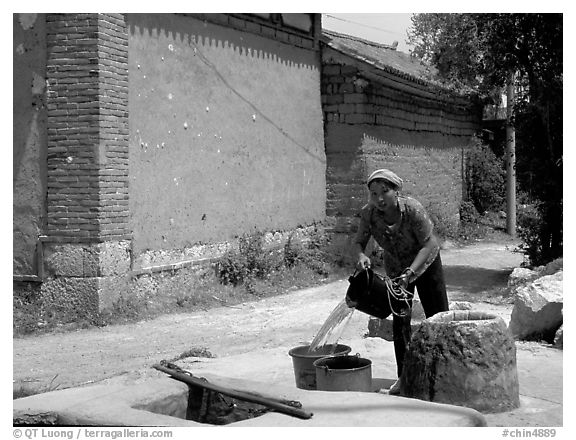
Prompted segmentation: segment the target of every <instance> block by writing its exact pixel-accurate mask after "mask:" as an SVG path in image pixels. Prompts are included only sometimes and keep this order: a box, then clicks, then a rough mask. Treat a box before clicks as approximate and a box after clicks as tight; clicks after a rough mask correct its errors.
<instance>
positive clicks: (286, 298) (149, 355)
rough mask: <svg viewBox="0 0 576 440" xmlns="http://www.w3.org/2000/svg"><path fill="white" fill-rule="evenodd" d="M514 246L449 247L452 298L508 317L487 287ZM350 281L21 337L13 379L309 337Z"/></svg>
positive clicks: (76, 373)
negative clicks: (226, 304)
mask: <svg viewBox="0 0 576 440" xmlns="http://www.w3.org/2000/svg"><path fill="white" fill-rule="evenodd" d="M514 248H515V245H514V243H512V242H510V243H508V244H503V243H478V244H475V245H471V246H467V247H464V248H452V249H446V250H443V251H442V259H443V262H444V266H445V271H446V279H447V287H448V294H449V299H450V301H455V300H458V301H470V302H473V303H474V304H475V306H476V308H479V309H481V310H486V311H490V312H493V313H496V314H498V315H500V316H502V317H503V318H504V319H505V320H506V321H508V320H509V317H510V313H511V311H512V304H509V303H501V302H500V303H498V302H496V303H493V302H490V299H489V298H488V297H489V295H487V293H486V292H490V291H491V290H493V289H495V288H498V287H502V286H505V285H506V282H507V279H508V275H509V273H510V272H511V270H512V269H513V268H514V267H518V266H519V265H520V263H521V262H522V255H521V254H518V253H515V252H512V251H513V249H514ZM347 285H348V283H347V281H346V280H341V281H337V282H333V283H329V284H326V285H323V286H318V287H314V288H310V289H304V290H300V291H296V292H291V293H287V294H285V295H281V296H277V297H273V298H266V299H263V300H260V301H256V302H249V303H243V304H239V305H237V306H229V307H219V308H215V309H211V310H207V311H199V312H194V313H186V314H175V315H167V316H162V317H159V318H157V319H153V320H150V321H146V322H140V323H136V324H129V325H119V326H109V327H105V328H93V329H86V330H78V331H73V332H70V333H61V334H47V335H41V336H32V337H24V338H18V339H14V341H13V369H14V370H13V379H14V386H15V387H19V386H22V384H25V385H28V386H30V387H33V388H42V387H49V386H51V387H55V386H56V385H58V388H67V387H72V386H78V385H81V384H86V383H92V382H97V381H100V380H103V379H106V378H110V377H114V376H118V375H122V374H125V373H129V372H133V371H137V370H150V366H151V365H152V364H154V363H157V362H158V361H160V360H161V359H173V358H176V357H178V356H180V355H182V354H183V353H185V352H187V351H189V350H199V349H205V350H208V351H209V352H210V353H212V354H213V355H214V356H216V357H219V358H220V357H225V356H233V355H239V354H243V353H249V352H255V351H258V350H266V349H269V348H274V347H278V346H296V345H300V344H301V343H307V342H309V341H311V340H312V339H313V337H314V336H315V334H316V332H317V331H318V329H319V328H320V326H321V325H322V323H323V322H324V320H325V319H326V317H327V316H328V315H329V313H330V312H331V311H332V310H333V309H334V307H335V306H336V305H337V304H338V303H339V302H340V301H341V300H342V299H343V298H344V295H345V292H346V288H347ZM367 319H368V318H367V315H364V314H362V313H360V312H357V313H355V314H354V315H353V317H352V319H351V321H350V323H349V324H348V326H347V328H346V330H345V332H346V333H347V334H348V335H349V336H350V335H357V336H358V337H362V336H363V335H365V334H366V331H367ZM519 346H522V344H519ZM519 350H521V348H519ZM529 350H531V352H535V353H536V355H537V356H542V357H541V358H540V359H539V360H540V361H544V362H546V360H547V359H552V361H553V362H556V363H558V362H559V363H560V370H559V371H560V375H561V372H562V370H561V365H562V357H561V352H560V351H559V350H554V353H552V354H551V355H548V354H547V353H548V351H547V350H553V349H550V348H546V347H543V348H541V347H539V346H534V345H533V344H532V345H531V346H530V348H529ZM556 352H559V353H560V356H558V354H557V353H556ZM551 356H552V357H551ZM50 384H51V385H50ZM560 384H561V378H560ZM560 387H561V385H560ZM556 394H557V393H556ZM554 398H555V399H558V398H557V397H554ZM560 399H561V397H560ZM560 403H561V400H560ZM560 420H561V414H560ZM560 423H561V421H560ZM551 426H555V425H554V424H552V425H551Z"/></svg>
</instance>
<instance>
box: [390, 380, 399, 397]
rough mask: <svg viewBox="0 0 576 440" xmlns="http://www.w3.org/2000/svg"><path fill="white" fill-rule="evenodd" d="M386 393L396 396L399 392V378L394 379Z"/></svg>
mask: <svg viewBox="0 0 576 440" xmlns="http://www.w3.org/2000/svg"><path fill="white" fill-rule="evenodd" d="M388 394H391V395H393V396H397V395H399V394H400V379H398V380H396V382H394V383H393V384H392V386H391V387H390V389H389V390H388Z"/></svg>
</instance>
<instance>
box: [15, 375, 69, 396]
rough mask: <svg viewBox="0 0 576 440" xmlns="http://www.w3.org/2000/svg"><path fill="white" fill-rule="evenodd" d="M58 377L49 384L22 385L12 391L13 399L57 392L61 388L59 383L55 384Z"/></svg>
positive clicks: (27, 383) (26, 383) (28, 383)
mask: <svg viewBox="0 0 576 440" xmlns="http://www.w3.org/2000/svg"><path fill="white" fill-rule="evenodd" d="M57 377H58V375H56V376H54V377H53V378H52V380H51V381H50V383H48V384H34V385H32V384H31V383H30V382H25V383H20V384H18V386H17V387H16V388H13V390H12V399H21V398H23V397H28V396H33V395H35V394H42V393H48V392H50V391H55V390H56V389H58V387H59V386H60V384H59V383H56V384H55V383H54V381H55V380H56V378H57Z"/></svg>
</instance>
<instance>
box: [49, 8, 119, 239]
mask: <svg viewBox="0 0 576 440" xmlns="http://www.w3.org/2000/svg"><path fill="white" fill-rule="evenodd" d="M46 20H47V38H46V40H47V49H48V57H47V67H46V80H47V108H48V124H47V125H48V148H47V152H48V153H47V169H48V173H47V180H48V183H47V188H48V204H47V211H48V222H47V231H46V233H47V236H48V240H53V241H60V242H98V241H105V240H110V239H115V240H119V239H126V238H128V237H129V235H130V231H129V229H128V117H127V105H128V102H127V101H128V99H127V98H128V83H127V78H128V70H127V36H126V30H125V26H124V21H123V18H122V16H121V15H120V14H48V15H47V18H46Z"/></svg>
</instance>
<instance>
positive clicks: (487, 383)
mask: <svg viewBox="0 0 576 440" xmlns="http://www.w3.org/2000/svg"><path fill="white" fill-rule="evenodd" d="M400 383H401V386H400V394H401V395H402V396H405V397H411V398H417V399H421V400H428V401H431V402H439V403H448V404H452V405H459V406H466V407H469V408H474V409H476V410H478V411H481V412H488V413H494V412H503V411H510V410H512V409H515V408H518V407H519V406H520V396H519V387H518V373H517V370H516V345H515V343H514V339H513V338H512V335H511V334H510V333H509V332H508V329H507V328H506V323H505V322H504V320H503V319H502V318H500V317H497V316H495V315H491V314H488V313H483V312H479V311H466V310H455V311H449V312H441V313H438V314H436V315H434V316H433V317H431V318H428V319H426V320H424V321H423V322H422V324H421V325H420V326H419V327H418V329H417V330H416V331H415V332H414V333H413V334H412V339H411V340H410V345H409V348H408V351H407V353H406V357H405V358H404V369H403V371H402V377H401V381H400Z"/></svg>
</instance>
